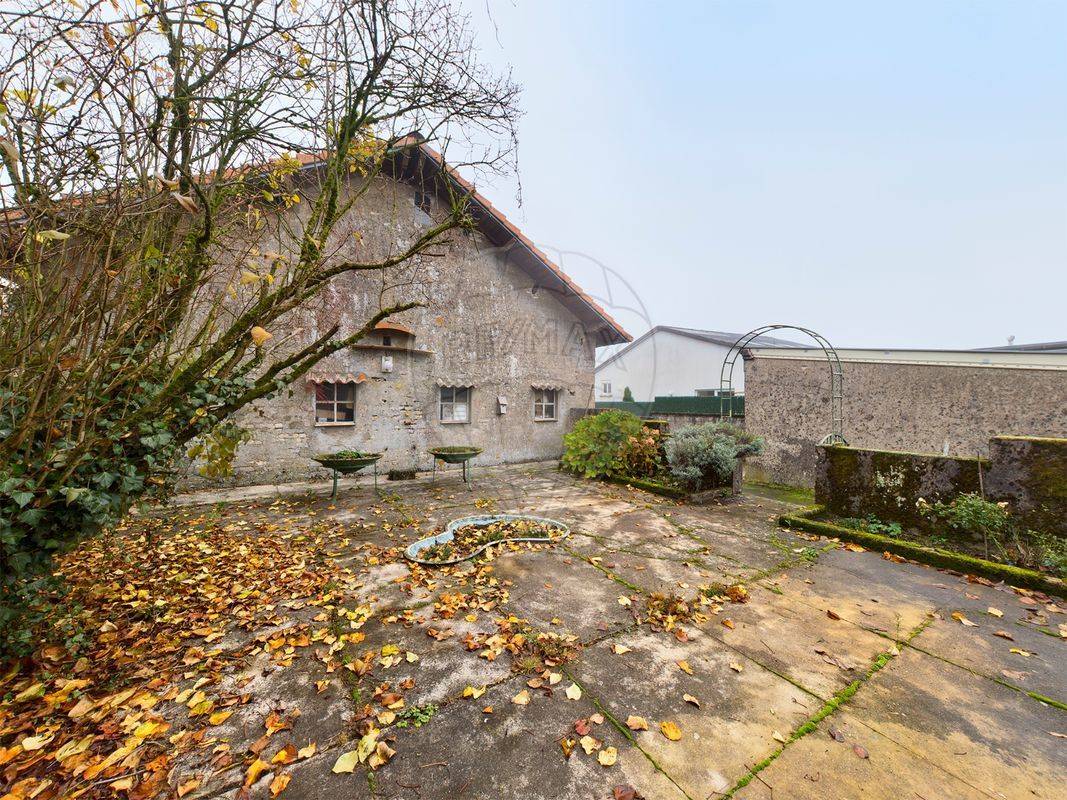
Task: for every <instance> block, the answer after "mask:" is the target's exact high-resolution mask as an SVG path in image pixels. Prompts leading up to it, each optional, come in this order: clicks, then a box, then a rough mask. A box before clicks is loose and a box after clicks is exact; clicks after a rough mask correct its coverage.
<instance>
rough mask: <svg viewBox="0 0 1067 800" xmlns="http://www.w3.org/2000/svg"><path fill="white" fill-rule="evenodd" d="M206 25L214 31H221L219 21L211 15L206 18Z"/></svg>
mask: <svg viewBox="0 0 1067 800" xmlns="http://www.w3.org/2000/svg"><path fill="white" fill-rule="evenodd" d="M204 27H205V28H207V29H208V30H209V31H211V32H212V33H218V32H219V23H218V22H216V21H215V20H214V19H212V18H211V17H208V18H207V19H205V20H204Z"/></svg>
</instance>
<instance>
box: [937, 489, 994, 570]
mask: <svg viewBox="0 0 1067 800" xmlns="http://www.w3.org/2000/svg"><path fill="white" fill-rule="evenodd" d="M920 510H921V511H922V512H923V513H924V514H926V516H928V517H930V518H932V519H935V520H941V521H943V522H945V523H946V524H947V525H948V526H949V527H950V528H952V529H953V530H955V531H958V532H960V533H966V534H970V535H972V536H977V537H980V538H981V540H982V546H983V550H984V552H985V555H986V557H987V558H988V557H989V545H990V544H991V543H992V544H993V545H994V546H995V547H996V548H997V549H998V550H1001V549H1003V544H1002V542H1003V536H1004V534H1006V533H1009V532H1010V531H1011V527H1012V521H1011V515H1010V514H1009V513H1008V509H1007V504H1006V503H1003V504H1002V503H994V502H992V501H990V500H986V499H985V498H984V497H982V496H981V495H979V494H975V493H973V492H971V493H967V494H961V495H957V496H956V497H954V498H953V499H952V500H951V502H948V503H933V504H928V503H922V504H921V505H920Z"/></svg>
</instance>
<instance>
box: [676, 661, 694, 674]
mask: <svg viewBox="0 0 1067 800" xmlns="http://www.w3.org/2000/svg"><path fill="white" fill-rule="evenodd" d="M677 663H678V669H680V670H681V671H682V672H684V673H685V674H686V675H692V674H693V668H692V667H691V666H689V662H688V661H684V660H683V661H679V662H677Z"/></svg>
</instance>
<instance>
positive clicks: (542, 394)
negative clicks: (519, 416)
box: [534, 389, 556, 420]
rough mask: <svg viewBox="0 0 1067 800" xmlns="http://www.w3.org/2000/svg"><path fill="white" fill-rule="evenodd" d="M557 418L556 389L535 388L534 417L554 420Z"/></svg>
mask: <svg viewBox="0 0 1067 800" xmlns="http://www.w3.org/2000/svg"><path fill="white" fill-rule="evenodd" d="M555 418H556V390H555V389H534V419H535V420H554V419H555Z"/></svg>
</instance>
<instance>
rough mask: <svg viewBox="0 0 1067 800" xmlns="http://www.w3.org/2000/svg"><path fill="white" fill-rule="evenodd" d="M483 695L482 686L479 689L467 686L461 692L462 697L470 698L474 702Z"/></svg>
mask: <svg viewBox="0 0 1067 800" xmlns="http://www.w3.org/2000/svg"><path fill="white" fill-rule="evenodd" d="M483 694H485V687H484V686H483V687H482V688H481V689H475V688H474V687H473V686H467V687H466V688H465V689H464V690H463V696H464V697H470V698H472V699H474V700H477V699H478V698H479V697H481V696H482V695H483Z"/></svg>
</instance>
